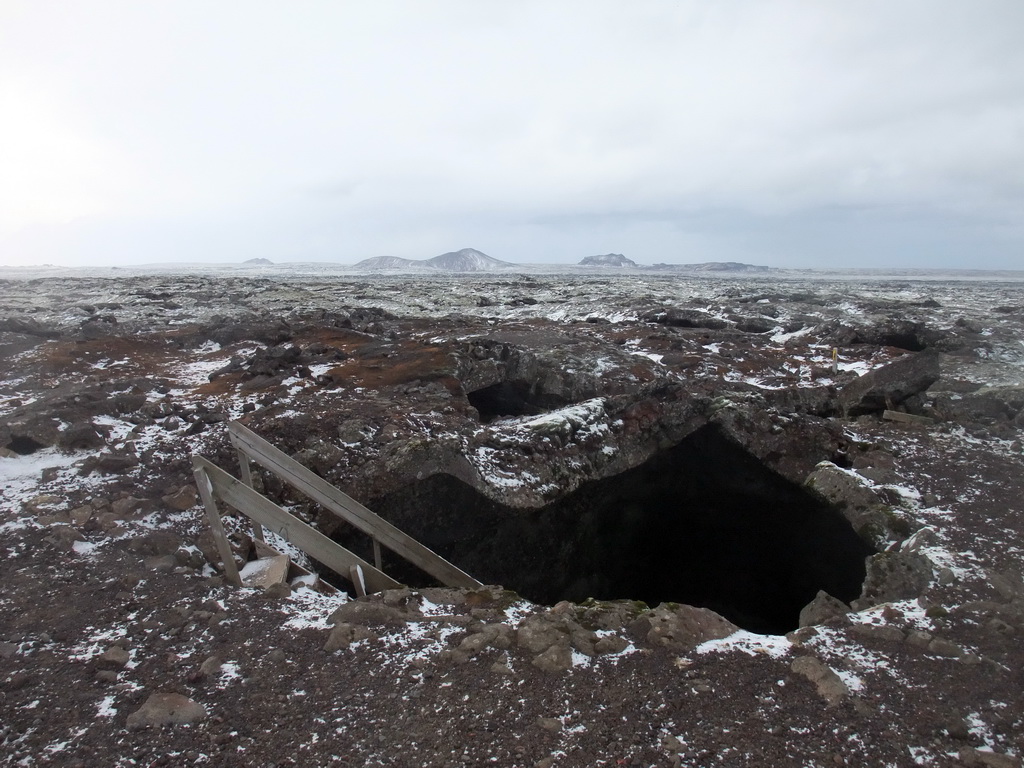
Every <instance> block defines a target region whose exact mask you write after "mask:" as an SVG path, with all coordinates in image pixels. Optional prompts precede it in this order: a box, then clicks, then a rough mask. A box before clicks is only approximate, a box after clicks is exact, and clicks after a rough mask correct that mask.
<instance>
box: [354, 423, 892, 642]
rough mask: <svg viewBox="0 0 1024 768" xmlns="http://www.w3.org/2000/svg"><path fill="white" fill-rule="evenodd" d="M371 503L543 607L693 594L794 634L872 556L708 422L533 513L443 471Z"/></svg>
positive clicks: (739, 619) (753, 626) (410, 574)
mask: <svg viewBox="0 0 1024 768" xmlns="http://www.w3.org/2000/svg"><path fill="white" fill-rule="evenodd" d="M369 506H370V508H371V509H373V510H374V511H376V512H377V513H378V514H380V515H382V516H383V517H385V518H386V519H388V520H390V521H391V522H392V523H394V524H395V525H397V526H398V527H399V528H402V529H403V530H405V531H406V532H407V533H409V534H410V535H412V536H414V537H415V538H417V539H418V540H420V541H421V542H423V543H424V544H425V545H426V546H428V547H430V548H431V549H433V550H434V551H436V552H438V553H439V554H441V555H443V556H444V557H446V558H448V559H449V560H451V561H452V562H453V563H455V564H456V565H458V566H459V567H460V568H462V569H463V570H465V571H466V572H467V573H470V574H472V575H473V576H475V577H476V578H478V579H480V580H481V581H483V582H485V583H491V584H501V585H504V586H505V587H507V588H510V589H514V590H516V591H517V592H519V593H520V594H522V595H523V596H524V597H527V598H529V599H530V600H532V601H534V602H537V603H542V604H553V603H555V602H558V601H559V600H571V601H574V602H578V601H582V600H585V599H586V598H588V597H593V598H597V599H617V598H628V599H635V600H643V601H644V602H646V603H648V604H649V605H656V604H658V603H661V602H678V603H689V604H691V605H697V606H705V607H708V608H711V609H713V610H715V611H717V612H718V613H720V614H722V615H723V616H725V617H726V618H728V619H729V620H730V621H732V622H734V623H736V624H737V625H739V626H740V627H743V628H744V629H748V630H750V631H754V632H761V633H769V634H781V633H785V632H788V631H790V630H793V629H795V628H796V627H797V621H798V615H799V612H800V609H801V608H802V607H803V606H804V605H806V604H807V603H808V602H809V601H810V600H812V599H813V598H814V596H815V594H816V593H817V592H818V590H821V589H823V590H825V591H827V592H828V593H830V594H832V595H834V596H835V597H838V598H839V599H840V600H844V601H847V602H848V601H850V600H852V599H854V598H856V597H857V596H858V595H859V594H860V591H861V585H862V582H863V580H864V568H865V558H866V557H867V556H869V555H871V554H873V553H874V550H873V549H872V548H871V547H870V546H869V545H868V544H867V543H865V542H864V541H863V540H862V539H861V538H860V537H858V536H857V534H856V533H855V532H854V530H853V529H852V527H851V526H850V524H849V523H848V522H847V521H846V519H845V518H843V517H842V515H840V514H839V513H838V512H837V511H836V510H835V509H834V508H833V507H831V506H829V505H828V504H826V503H825V502H823V501H821V500H819V499H818V498H817V497H815V496H813V495H811V494H809V493H808V492H807V491H805V490H804V489H803V488H801V487H800V486H798V485H796V484H794V483H792V482H790V481H788V480H786V479H785V478H783V477H781V476H780V475H778V474H776V473H775V472H773V471H771V470H770V469H768V468H767V467H766V466H765V465H764V464H762V463H761V462H760V461H759V460H758V459H757V458H756V457H754V456H752V455H751V454H749V453H748V452H746V451H745V450H743V449H742V448H741V447H739V446H737V445H736V444H735V443H733V442H731V441H730V440H728V439H726V438H725V437H723V436H722V435H721V434H719V432H718V431H717V430H716V429H715V428H714V427H712V426H705V427H702V428H701V429H699V430H697V431H696V432H694V433H693V434H692V435H690V436H689V437H688V438H687V439H686V440H684V441H683V442H682V443H680V444H679V445H677V446H675V447H674V448H671V449H669V450H666V451H662V452H660V453H658V454H657V455H655V456H654V457H652V458H651V459H649V460H648V461H646V462H645V463H644V464H642V465H640V466H638V467H636V468H634V469H631V470H628V471H626V472H623V473H621V474H618V475H615V476H614V477H609V478H606V479H602V480H597V481H592V482H588V483H585V484H584V485H582V486H581V487H580V488H578V489H577V490H576V491H574V492H572V493H570V494H568V495H566V496H565V497H563V498H561V499H558V500H556V501H553V502H552V503H550V504H548V505H547V506H545V507H543V508H540V509H534V510H522V509H516V508H513V507H509V506H506V505H503V504H500V503H498V502H495V501H493V500H491V499H489V498H487V497H485V496H483V495H482V494H481V493H479V492H478V491H476V490H475V489H473V488H472V487H470V486H469V485H467V484H465V483H463V482H462V481H460V480H458V479H456V478H454V477H452V476H450V475H433V476H431V477H428V478H426V479H424V480H421V481H417V482H415V483H413V484H411V485H409V486H406V487H404V488H401V489H398V490H396V491H395V492H393V493H390V494H388V495H386V496H383V497H381V498H377V499H373V500H372V501H371V502H370V504H369ZM345 543H346V544H347V545H349V546H355V547H356V548H357V549H358V548H359V545H360V542H358V541H356V540H347V541H346V542H345ZM385 570H386V571H387V572H388V573H389V574H391V575H393V576H395V577H396V578H398V579H399V580H402V581H405V582H406V583H409V584H419V585H424V584H427V583H429V579H428V578H427V577H424V576H423V575H422V574H420V573H418V572H417V571H415V570H414V569H412V568H411V567H410V566H408V565H407V564H405V563H404V562H403V561H400V560H398V559H397V558H393V557H392V558H388V557H385Z"/></svg>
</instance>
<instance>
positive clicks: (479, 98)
mask: <svg viewBox="0 0 1024 768" xmlns="http://www.w3.org/2000/svg"><path fill="white" fill-rule="evenodd" d="M11 8H13V9H14V10H4V11H0V13H3V14H5V15H4V16H0V30H3V31H0V71H3V72H17V73H18V77H19V83H20V85H19V88H20V89H21V91H20V92H21V93H22V94H24V93H31V94H33V99H36V100H37V101H41V102H42V103H47V104H50V105H52V109H51V110H50V112H49V113H47V114H49V115H51V117H48V118H47V122H46V126H48V127H47V128H45V129H40V128H38V127H37V126H38V124H39V118H38V110H37V111H36V112H32V110H30V109H27V108H25V109H23V108H21V107H19V106H18V104H17V103H16V104H15V105H14V106H15V107H16V108H14V109H11V110H9V111H10V113H11V114H13V115H14V120H13V121H12V122H11V123H10V125H12V126H13V128H12V129H11V130H12V131H13V138H11V137H10V133H9V134H8V141H7V142H6V144H7V145H8V146H6V147H5V148H4V149H5V151H8V152H12V153H14V155H15V156H19V157H22V158H26V157H27V158H29V160H23V161H22V162H21V163H20V165H18V166H17V172H16V173H15V174H14V177H15V178H13V180H11V181H9V182H8V183H9V184H11V185H12V186H14V187H15V190H14V192H5V193H4V195H3V197H2V198H0V216H5V217H6V220H8V221H16V220H18V217H19V216H20V217H21V219H22V225H21V226H20V230H21V231H19V232H14V233H13V234H12V228H16V227H12V226H8V229H7V234H6V235H2V234H0V238H5V239H0V248H2V252H0V262H11V261H15V260H16V259H17V258H18V257H19V254H25V253H27V252H29V251H31V252H33V253H35V254H36V256H35V257H38V254H39V253H43V252H45V253H47V254H48V255H49V256H50V257H51V258H52V259H53V260H58V261H60V260H65V261H67V260H74V259H75V258H84V257H85V256H84V254H85V253H87V252H88V253H91V254H93V255H92V256H90V258H97V256H96V254H101V255H100V256H98V258H104V259H113V258H117V259H121V260H125V259H128V260H136V261H138V260H143V259H140V255H141V254H144V253H146V252H147V251H148V250H149V249H152V250H161V251H168V250H171V249H173V247H181V248H185V245H184V243H188V244H189V245H188V251H189V255H190V256H191V257H192V258H202V259H210V260H216V259H219V258H224V257H225V253H226V252H228V253H230V254H232V255H233V254H235V253H252V252H255V251H259V252H260V255H266V256H268V257H270V258H275V257H277V258H314V257H315V258H348V257H351V258H352V259H355V258H361V257H363V256H366V255H376V254H379V253H394V254H395V255H406V256H414V257H422V256H427V255H432V254H433V253H434V252H435V251H436V252H441V251H445V250H450V249H451V248H453V247H461V246H464V245H473V246H476V247H479V248H481V249H483V250H485V251H493V250H501V249H505V250H507V251H513V252H514V253H506V254H505V255H504V256H503V257H510V258H517V257H522V258H523V259H524V260H532V259H530V258H528V257H529V254H531V253H537V254H541V255H544V256H545V257H546V258H553V259H558V260H565V261H576V260H578V258H579V257H580V256H581V255H586V254H587V253H591V252H607V251H608V250H616V251H622V252H627V255H630V256H632V257H633V258H636V259H637V260H640V261H650V260H660V257H659V256H658V254H659V253H661V252H664V251H674V250H678V251H687V250H688V249H694V248H696V250H699V251H700V253H701V255H702V257H706V258H715V250H716V248H718V249H720V250H721V252H722V253H725V252H727V251H728V252H730V253H742V254H744V255H745V256H746V257H747V258H748V260H761V261H764V260H766V259H771V260H773V261H775V262H778V263H783V262H785V261H786V260H787V259H789V260H790V261H792V262H796V261H799V262H801V263H803V262H813V261H814V259H815V258H819V259H820V263H822V264H828V263H830V262H829V260H828V259H827V258H825V257H821V256H818V257H816V256H815V254H821V253H825V252H826V251H827V250H828V246H829V243H830V241H837V240H842V239H844V238H845V239H848V238H849V235H850V233H851V232H859V233H860V236H861V238H862V239H863V240H864V241H865V242H870V243H872V247H871V249H870V250H871V251H872V252H874V251H876V250H882V251H885V250H886V249H887V246H886V245H885V243H886V241H887V238H891V243H892V244H891V246H889V250H891V251H892V253H889V254H887V256H886V258H887V259H888V261H886V262H885V263H890V264H891V263H893V260H894V259H895V260H897V261H898V260H900V259H907V258H911V257H912V258H913V259H914V261H915V262H916V263H928V259H929V258H930V257H929V256H928V253H927V252H926V251H928V249H927V248H923V247H921V248H910V247H909V246H908V243H911V242H922V243H923V242H930V241H931V239H932V238H933V233H934V231H936V227H938V230H939V231H944V230H945V229H950V228H953V227H954V224H953V223H952V222H956V224H955V229H956V232H957V233H959V234H958V236H957V237H955V238H953V240H954V241H955V242H956V243H957V244H958V247H962V248H963V249H964V254H965V257H964V258H965V265H968V264H969V265H976V264H977V263H978V258H979V256H978V255H979V253H980V254H983V255H987V258H989V261H990V262H991V264H992V265H993V266H1006V265H1007V264H1008V260H1011V259H1013V258H1014V254H1016V253H1019V249H1020V245H1021V243H1022V242H1024V222H1022V221H1021V216H1022V214H1021V211H1024V208H1022V206H1021V202H1022V198H1024V178H1022V174H1021V172H1020V170H1019V169H1020V168H1024V140H1022V139H1024V48H1022V47H1021V46H1020V45H1019V41H1018V39H1017V31H1018V30H1019V29H1021V28H1022V24H1024V6H1022V5H1021V4H1019V3H1017V2H1014V1H1013V0H1005V1H999V2H995V1H993V0H981V2H975V3H971V4H962V3H958V2H943V1H940V2H923V1H922V0H917V1H913V0H912V1H911V2H906V3H898V4H894V3H882V2H863V3H855V4H854V3H811V2H806V1H797V0H791V1H789V2H785V1H784V2H777V3H770V4H766V3H760V2H743V1H739V0H734V1H732V2H713V3H712V2H709V1H707V0H703V1H698V0H690V1H689V2H685V1H684V2H678V3H664V4H640V5H637V4H633V5H626V4H624V3H621V2H610V1H607V0H595V1H592V2H585V3H584V2H579V3H573V2H569V3H554V4H552V3H541V2H526V3H518V4H480V3H471V2H455V1H454V0H449V1H447V2H445V1H442V2H439V3H431V4H420V3H411V2H380V3H374V4H329V3H319V2H308V3H302V4H299V5H295V6H289V7H288V8H285V7H283V6H280V5H278V4H276V3H269V2H255V3H251V2H250V3H217V4H199V3H194V2H181V3H174V4H163V5H152V4H137V3H129V2H120V1H118V2H114V1H110V0H107V1H106V2H104V1H103V0H98V2H95V3H88V4H76V5H72V6H67V5H65V4H57V3H52V2H47V1H46V0H42V1H41V2H33V3H22V4H21V5H14V6H11ZM33 115H36V116H35V117H34V116H33ZM53 116H56V117H53ZM33 121H35V122H33ZM33 137H43V138H42V139H40V140H39V141H36V143H35V145H33V144H32V141H34V140H35V139H34V138H33ZM32 146H35V147H36V149H35V150H32V149H31V148H32ZM40 147H41V148H42V149H40ZM23 149H28V150H31V151H29V152H27V154H26V153H25V152H23V151H22V150H23ZM47 158H49V159H50V160H53V162H49V163H48V162H47ZM54 158H57V160H54ZM35 169H40V170H41V172H40V173H34V170H35ZM19 189H20V190H24V191H25V192H24V194H23V195H22V196H21V198H18V190H19ZM19 200H21V201H22V202H24V201H25V200H29V201H30V202H31V206H29V208H31V207H32V206H36V208H35V209H33V210H44V211H45V210H49V211H50V214H52V215H50V214H48V216H49V218H47V216H42V217H40V216H39V215H35V216H29V215H27V214H26V213H25V212H24V211H23V210H22V209H19V208H18V205H20V204H21V203H19V202H18V201H19ZM32 201H34V202H32ZM23 207H24V206H23ZM12 211H13V213H12ZM19 211H21V212H20V213H19ZM68 211H73V212H74V213H73V216H72V217H71V218H75V217H77V218H78V219H79V221H77V223H72V224H67V223H62V222H66V221H67V219H68V218H69V217H68V215H67V212H68ZM864 211H871V212H872V213H871V214H865V213H864ZM579 222H590V223H589V225H587V226H583V225H581V224H580V223H579ZM708 222H719V223H720V224H718V223H716V225H715V226H708ZM894 222H899V224H898V226H897V225H896V224H895V223H894ZM963 222H967V224H966V225H964V224H963ZM29 225H34V226H32V227H31V228H29ZM37 225H45V226H43V227H42V228H40V226H37ZM925 226H928V227H930V228H931V232H925V231H917V234H916V235H915V231H916V230H915V228H916V227H925ZM69 227H70V229H68V228H69ZM57 230H60V231H57ZM951 231H952V229H951ZM169 232H171V233H175V234H174V236H173V237H170V238H168V236H167V233H169ZM783 232H784V233H786V234H785V236H783V235H782V234H780V233H783ZM964 232H969V233H971V237H970V238H967V239H966V240H965V239H964V236H963V233H964ZM737 233H740V234H739V235H738V234H737ZM897 233H898V236H897ZM158 238H162V239H161V241H160V242H161V243H162V245H160V247H159V249H157V247H156V246H157V243H156V240H157V239H158ZM600 238H604V240H603V241H600V242H606V243H607V245H605V246H601V245H599V240H600ZM658 238H662V239H661V240H659V239H658ZM442 241H443V242H442ZM616 242H618V243H627V244H633V246H634V248H636V249H642V251H641V252H637V251H634V252H632V253H630V252H628V248H627V247H626V246H623V245H615V244H614V243H616ZM204 243H206V244H207V245H206V246H205V247H204ZM271 243H272V244H274V245H275V247H278V248H280V249H281V251H280V252H277V253H266V252H265V251H266V249H267V247H268V244H271ZM174 244H178V245H177V246H175V245H174ZM968 251H969V252H970V253H971V255H970V256H969V257H967V256H966V254H967V252H968ZM331 254H337V256H333V257H332V256H331ZM182 256H183V257H184V254H182ZM35 257H34V258H35ZM850 257H851V258H853V257H858V258H865V257H864V256H863V255H858V254H851V255H850ZM932 258H933V257H932ZM944 258H945V257H944ZM949 258H953V257H952V256H950V257H949Z"/></svg>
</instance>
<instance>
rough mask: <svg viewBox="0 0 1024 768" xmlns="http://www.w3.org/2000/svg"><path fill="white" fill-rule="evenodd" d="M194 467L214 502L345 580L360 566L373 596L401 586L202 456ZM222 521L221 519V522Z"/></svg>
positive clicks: (197, 458)
mask: <svg viewBox="0 0 1024 768" xmlns="http://www.w3.org/2000/svg"><path fill="white" fill-rule="evenodd" d="M192 465H193V467H194V468H195V469H196V471H197V472H201V473H202V474H203V475H204V476H205V477H207V478H208V479H209V481H210V482H209V485H210V489H209V490H208V493H210V495H211V498H212V496H213V495H214V494H216V496H217V497H219V498H220V499H222V500H223V501H224V503H226V504H228V505H230V506H231V507H233V508H234V509H236V510H238V511H239V512H241V513H242V514H244V515H246V516H247V517H249V518H251V519H253V520H255V521H256V522H257V523H259V524H260V525H263V526H265V527H266V528H267V529H269V530H271V531H273V532H274V533H276V534H278V535H279V536H281V537H282V538H284V539H285V540H287V541H289V542H291V543H292V544H294V545H295V546H297V547H298V548H299V549H301V550H302V551H303V552H305V553H306V554H307V555H309V556H310V557H312V558H313V559H314V560H317V561H319V562H321V563H323V564H324V565H325V566H327V567H328V568H330V569H331V570H332V571H335V572H337V573H340V574H342V575H343V576H344V575H347V574H348V573H349V569H350V568H351V567H352V566H354V565H358V566H359V567H360V568H361V569H362V571H363V575H364V578H365V581H366V588H367V589H368V590H369V591H371V592H379V591H380V590H383V589H395V588H397V587H400V586H402V585H401V584H400V583H399V582H397V581H395V580H394V579H392V578H391V577H390V576H388V575H387V574H386V573H382V572H381V571H379V570H377V569H376V568H374V567H373V566H372V565H370V564H369V563H368V562H366V561H365V560H363V559H362V558H361V557H359V556H358V555H356V554H355V553H353V552H350V551H349V550H347V549H345V548H344V547H343V546H341V545H340V544H338V543H337V542H336V541H332V540H331V539H329V538H328V537H326V536H324V535H323V534H322V533H320V531H318V530H316V529H315V528H313V527H311V526H309V525H307V524H306V523H304V522H302V521H301V520H299V519H298V518H297V517H295V516H294V515H292V514H291V513H289V512H287V511H285V510H283V509H281V508H280V507H279V506H277V505H276V504H275V503H274V502H272V501H271V500H270V499H268V498H266V497H264V496H261V495H260V494H258V493H257V492H256V491H254V490H253V489H252V488H249V487H248V486H246V485H244V484H243V483H242V482H241V481H240V480H238V479H236V478H234V477H232V476H231V475H229V474H228V473H227V472H225V471H224V470H222V469H221V468H220V467H218V466H216V465H215V464H212V463H211V462H209V461H207V460H206V459H204V458H203V457H202V456H193V457H192ZM200 490H202V489H200ZM219 519H220V518H219V516H218V522H219ZM233 562H234V561H232V563H233Z"/></svg>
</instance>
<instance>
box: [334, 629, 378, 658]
mask: <svg viewBox="0 0 1024 768" xmlns="http://www.w3.org/2000/svg"><path fill="white" fill-rule="evenodd" d="M376 639H377V635H375V634H374V633H373V632H371V631H370V630H369V629H367V628H366V627H364V626H361V625H359V624H348V623H347V622H341V623H339V624H335V625H334V629H332V630H331V634H330V635H329V636H328V637H327V642H326V643H324V650H325V651H327V652H328V653H333V652H334V651H340V650H344V649H346V648H348V647H349V646H350V645H352V643H358V642H359V641H361V640H371V641H373V640H376Z"/></svg>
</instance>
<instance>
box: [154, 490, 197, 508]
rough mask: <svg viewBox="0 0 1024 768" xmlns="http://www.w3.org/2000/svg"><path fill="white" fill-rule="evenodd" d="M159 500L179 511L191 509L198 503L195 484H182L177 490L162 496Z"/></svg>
mask: <svg viewBox="0 0 1024 768" xmlns="http://www.w3.org/2000/svg"><path fill="white" fill-rule="evenodd" d="M161 501H163V503H164V504H166V505H167V506H169V507H170V508H171V509H177V510H178V511H180V512H184V511H185V510H186V509H191V508H192V507H194V506H195V505H196V504H197V503H198V499H197V497H196V489H195V486H194V485H183V486H181V488H180V489H178V491H177V492H175V493H171V494H168V495H167V496H164V497H162V499H161Z"/></svg>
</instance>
